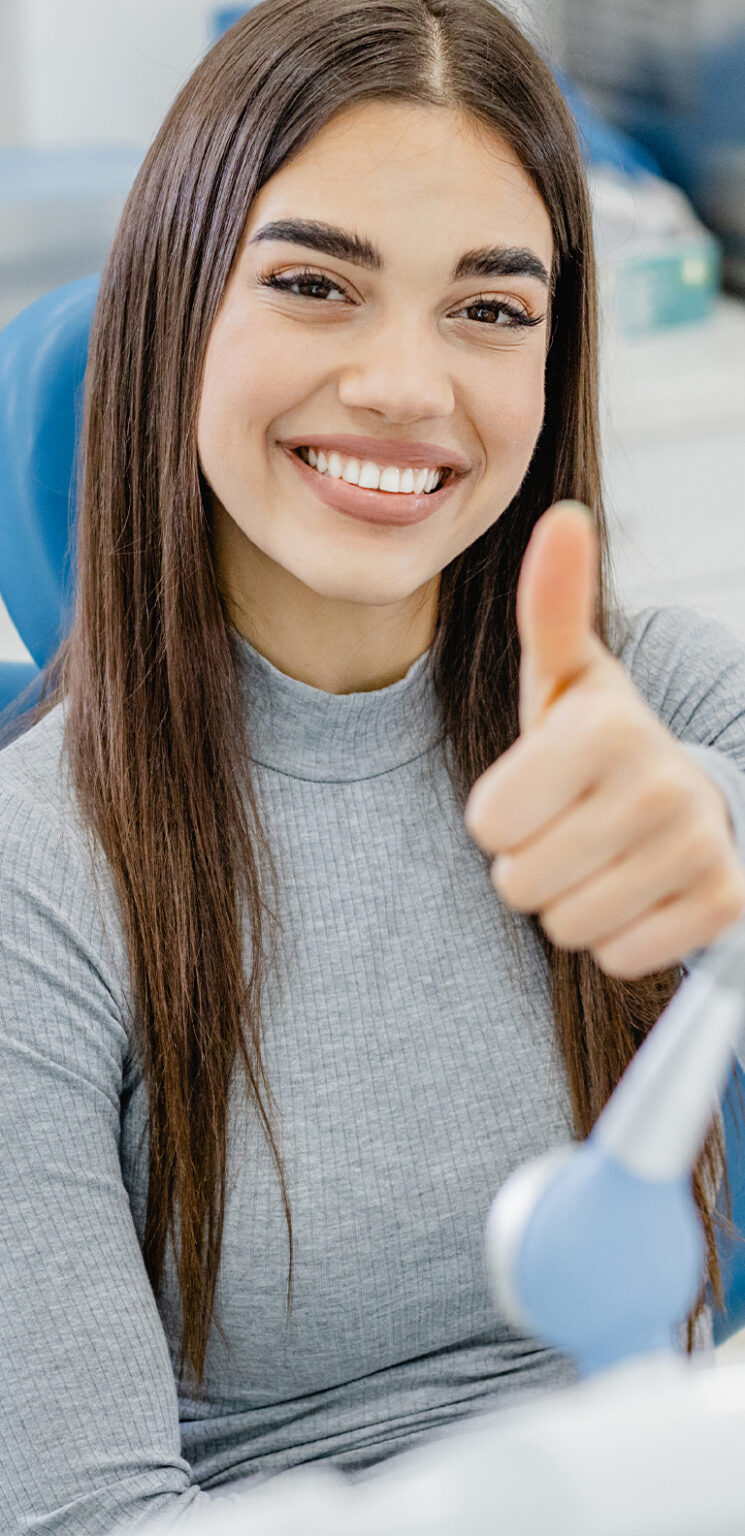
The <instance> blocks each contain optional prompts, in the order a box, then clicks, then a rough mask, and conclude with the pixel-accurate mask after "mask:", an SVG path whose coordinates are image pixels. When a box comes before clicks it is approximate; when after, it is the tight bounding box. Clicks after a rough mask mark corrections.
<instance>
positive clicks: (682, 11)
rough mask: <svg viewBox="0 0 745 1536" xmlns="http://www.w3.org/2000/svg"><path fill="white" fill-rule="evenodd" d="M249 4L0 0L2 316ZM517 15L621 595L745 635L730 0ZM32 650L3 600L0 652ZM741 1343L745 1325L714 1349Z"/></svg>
mask: <svg viewBox="0 0 745 1536" xmlns="http://www.w3.org/2000/svg"><path fill="white" fill-rule="evenodd" d="M248 9H250V7H249V6H246V5H238V6H229V7H228V6H219V5H215V4H214V3H210V0H0V328H2V327H3V326H5V325H7V324H8V322H9V321H11V320H12V319H13V318H14V317H15V316H16V315H18V314H19V313H20V312H21V311H22V310H23V309H24V308H25V307H26V306H27V305H29V304H31V303H32V302H33V301H34V300H36V299H38V298H40V297H41V296H42V295H44V294H46V293H49V292H50V291H52V290H53V289H55V288H57V287H59V286H60V285H62V284H65V283H69V282H72V281H73V280H74V279H76V278H81V277H85V276H87V275H89V274H94V273H97V272H99V271H100V270H101V268H102V266H103V263H104V261H105V258H106V254H107V251H108V248H109V245H110V242H111V240H112V237H113V234H114V231H115V229H116V225H117V222H118V219H119V216H120V213H121V210H122V208H123V205H124V201H125V199H126V196H127V193H128V190H129V188H130V186H131V184H132V181H133V179H134V176H135V174H136V172H137V169H138V167H139V165H140V163H141V160H142V158H143V155H144V153H145V151H146V149H147V146H148V144H149V143H150V141H151V139H152V138H153V136H154V134H155V132H156V130H157V128H158V126H159V124H160V122H161V121H162V119H163V117H164V115H165V113H166V112H167V110H168V107H169V106H170V104H171V102H172V101H173V98H174V97H175V95H176V94H177V92H178V91H179V89H180V87H181V86H182V84H183V83H184V81H185V80H186V78H187V77H188V75H189V74H190V73H191V71H192V69H193V68H194V66H195V65H196V64H197V62H198V61H199V59H200V58H201V56H202V55H203V53H204V52H205V51H206V49H208V48H209V47H211V46H212V44H213V43H214V41H216V39H217V38H218V37H219V36H220V35H221V33H222V32H223V31H225V30H226V28H227V27H228V26H230V25H232V23H233V22H234V21H235V20H236V19H237V18H238V16H239V15H241V14H242V13H243V12H244V11H245V10H248ZM512 9H513V10H514V12H515V13H516V14H517V16H518V19H519V20H520V21H521V22H522V24H523V26H524V27H525V29H526V30H527V31H528V33H529V35H530V36H531V37H532V40H533V41H534V43H535V44H536V45H537V47H538V48H539V49H540V51H541V52H542V53H543V55H544V57H546V59H547V61H548V62H549V64H550V66H551V68H552V69H553V71H554V73H555V74H556V76H557V79H558V80H559V83H560V84H561V86H562V89H563V90H564V91H565V94H566V96H567V98H568V100H569V103H570V105H571V107H572V110H573V112H574V114H575V118H576V121H577V125H578V129H579V134H580V142H581V145H582V151H583V155H584V158H585V161H586V165H587V171H588V178H589V183H590V190H591V196H592V202H593V211H594V220H595V232H596V237H597V248H598V255H599V269H600V301H601V422H602V434H603V457H604V469H605V483H606V499H607V509H608V514H609V522H610V527H611V533H612V540H613V547H614V550H615V570H616V576H617V581H618V586H619V590H620V594H621V598H622V600H623V601H624V603H625V604H627V605H628V606H629V607H631V608H640V607H643V606H645V605H646V604H649V603H664V604H669V603H683V604H685V605H688V606H690V607H692V608H695V609H697V610H698V611H699V612H701V613H704V614H709V615H711V616H713V617H715V618H718V619H720V620H721V621H722V622H724V623H725V624H727V625H728V626H729V628H730V629H731V630H733V631H734V632H735V633H736V634H737V635H738V637H739V638H740V639H741V640H742V642H743V644H745V0H512ZM0 405H1V402H0ZM4 535H5V537H6V540H7V543H6V556H7V554H8V551H9V549H10V544H11V539H10V536H9V532H8V528H7V523H6V525H5V528H4V526H3V513H2V508H1V507H0V570H1V569H3V567H5V568H6V569H7V567H8V559H7V558H6V559H3V558H2V554H3V551H2V541H3V537H4ZM6 595H7V593H6ZM39 659H40V658H38V657H36V658H34V657H32V655H31V653H30V652H29V651H28V650H27V648H26V645H25V644H24V640H23V638H22V636H21V634H20V633H19V631H18V629H17V628H16V625H15V624H14V622H13V620H12V618H11V616H10V613H9V611H8V607H7V606H6V603H5V602H4V601H3V593H2V591H0V663H2V662H3V661H17V662H26V663H28V662H33V661H36V662H37V664H38V662H39ZM41 659H44V658H41ZM743 1349H745V1334H740V1335H739V1336H736V1337H735V1338H734V1339H732V1340H731V1341H730V1342H729V1343H728V1344H726V1345H724V1346H723V1350H724V1352H727V1353H731V1352H733V1351H738V1350H739V1351H742V1350H743Z"/></svg>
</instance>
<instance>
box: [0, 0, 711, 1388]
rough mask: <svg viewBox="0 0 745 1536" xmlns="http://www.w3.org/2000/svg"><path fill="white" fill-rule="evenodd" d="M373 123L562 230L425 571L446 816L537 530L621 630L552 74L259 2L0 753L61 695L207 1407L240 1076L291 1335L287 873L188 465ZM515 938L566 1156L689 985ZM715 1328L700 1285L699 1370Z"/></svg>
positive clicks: (670, 975) (156, 1272)
mask: <svg viewBox="0 0 745 1536" xmlns="http://www.w3.org/2000/svg"><path fill="white" fill-rule="evenodd" d="M374 99H378V100H390V101H406V102H412V103H419V104H422V105H425V106H428V105H431V106H445V107H450V108H455V109H458V110H461V111H465V112H466V113H469V114H471V115H472V118H473V119H475V120H478V121H479V122H480V123H481V124H483V125H484V126H485V127H486V128H487V129H491V130H493V131H496V133H497V134H499V135H501V136H503V138H505V139H506V140H507V141H508V142H509V144H510V145H511V146H512V148H513V150H514V151H515V153H516V155H517V157H518V159H519V160H520V162H521V163H522V165H523V167H524V168H525V170H526V171H527V173H528V174H529V175H530V177H531V178H532V181H533V184H534V185H535V187H536V189H537V191H538V192H539V194H540V196H541V198H542V199H543V201H544V203H545V206H546V208H547V210H548V213H549V216H550V219H551V223H552V227H553V238H554V246H555V261H554V270H553V274H552V277H553V304H552V313H553V321H552V335H551V342H550V347H549V351H548V355H547V362H546V406H545V419H544V424H543V428H542V432H541V435H540V438H539V441H538V444H537V446H536V450H535V453H534V455H533V459H532V461H531V464H530V467H529V471H528V473H527V475H526V477H525V479H524V482H523V484H522V485H521V487H520V490H519V492H518V493H517V495H516V496H515V498H514V500H513V501H512V502H511V503H510V505H509V506H508V507H507V508H506V509H505V510H504V511H503V512H502V514H501V515H500V516H499V517H498V518H497V520H496V521H495V522H494V524H493V526H492V527H490V528H489V529H488V530H487V532H486V533H485V534H483V535H482V536H481V537H480V538H478V539H477V540H476V541H475V542H474V543H473V544H472V545H471V546H470V547H469V548H468V549H466V550H465V551H464V552H463V553H462V554H460V555H459V556H458V557H457V558H456V559H455V560H453V562H452V563H451V564H450V565H449V566H448V567H447V568H446V569H445V570H444V571H443V572H442V575H441V589H440V596H439V612H438V620H437V627H436V633H435V637H434V640H433V644H432V666H433V672H434V679H435V683H436V693H437V698H438V701H439V708H440V710H441V712H442V721H443V725H444V728H445V732H446V741H447V744H448V756H449V770H450V774H451V779H452V783H453V788H454V792H455V794H456V796H457V797H458V799H459V802H460V803H461V804H462V805H464V804H465V800H466V797H467V795H468V793H469V790H470V788H471V786H472V784H473V783H474V781H475V779H476V778H478V776H479V775H480V774H481V773H483V772H484V770H485V769H486V768H487V767H488V766H489V764H490V763H492V762H493V761H494V759H495V758H497V757H498V756H499V755H500V753H502V752H504V751H505V750H506V748H507V747H509V746H510V745H511V744H512V743H513V742H514V741H515V739H516V737H517V735H518V733H519V725H518V669H519V639H518V632H517V624H516V616H515V594H516V587H517V580H518V575H519V571H520V566H521V563H522V559H523V555H524V553H525V549H526V546H527V543H528V540H529V538H530V534H531V531H532V529H533V526H534V524H535V523H536V521H537V520H538V518H540V517H541V515H542V514H543V512H545V511H546V509H547V508H548V507H549V506H550V505H551V504H552V503H553V502H555V501H557V500H559V499H560V498H563V497H576V498H578V499H579V500H581V501H583V502H584V503H585V504H586V505H587V506H588V507H589V508H590V509H591V510H592V512H593V514H594V519H595V527H596V529H597V533H598V538H599V542H600V550H601V572H600V582H599V590H598V599H597V614H596V629H597V633H598V635H599V636H600V637H601V639H602V640H604V641H605V643H606V644H609V645H611V631H610V629H609V627H608V626H609V614H610V610H611V607H615V606H617V605H616V604H614V603H612V601H611V595H610V594H611V571H610V561H609V550H608V538H607V529H606V524H605V519H604V513H603V506H602V493H601V475H600V467H599V453H598V421H597V335H596V297H595V266H594V255H593V241H592V227H591V216H590V209H589V204H588V193H587V187H586V181H585V175H584V169H583V165H582V160H581V155H580V152H579V148H578V143H577V138H576V134H575V129H574V124H573V120H572V117H571V115H570V113H569V111H568V109H567V106H566V104H565V101H564V98H563V96H562V94H561V92H560V91H559V89H558V88H557V85H556V83H555V81H554V79H553V76H552V74H551V72H550V70H549V68H548V67H547V65H546V64H545V63H544V62H543V60H542V59H541V58H540V56H539V54H538V53H537V52H536V51H535V49H534V48H533V47H532V46H531V44H530V43H529V42H528V41H527V39H526V38H525V37H524V36H523V34H522V33H521V31H520V30H519V28H518V27H517V26H516V25H515V23H514V22H513V21H512V20H511V19H510V18H509V17H508V16H507V15H505V14H504V13H503V12H502V11H501V10H500V9H499V7H498V6H497V5H495V4H492V3H491V0H261V4H259V5H258V6H257V7H256V8H254V9H253V10H251V11H249V12H248V13H247V14H246V15H245V16H244V17H243V18H242V19H241V20H240V21H238V22H237V23H236V24H235V25H234V26H233V27H232V29H231V30H230V31H229V32H227V33H226V35H225V36H224V37H223V38H222V39H221V40H220V41H219V42H218V43H217V44H216V45H215V47H214V48H212V49H211V51H210V52H209V53H207V54H206V56H205V58H204V59H203V60H202V61H201V62H200V64H199V66H198V67H197V69H196V70H195V71H194V73H193V74H192V75H191V77H190V79H189V80H188V81H187V83H186V84H185V86H184V87H183V89H182V90H181V92H180V93H179V95H178V96H177V98H176V100H175V101H174V103H173V105H172V107H171V109H170V111H169V112H168V115H167V117H166V119H165V121H164V122H163V124H162V126H161V128H160V130H159V132H158V133H157V135H156V137H155V139H154V141H153V143H152V145H151V146H150V149H149V150H148V152H147V154H146V156H145V159H144V161H143V164H142V166H141V168H140V171H139V173H138V175H137V178H136V180H135V182H134V185H133V187H132V190H131V192H130V195H129V198H128V200H127V203H126V206H125V208H124V212H123V214H122V217H121V220H120V223H119V226H118V229H117V232H116V236H115V238H114V241H113V244H112V247H111V251H110V254H109V257H108V260H107V262H106V265H105V269H104V271H103V274H102V277H101V283H100V289H99V293H98V300H97V304H96V308H95V314H94V318H93V326H92V331H91V336H90V345H89V353H88V365H87V374H86V386H85V407H84V420H83V427H82V434H81V442H80V471H79V485H80V493H79V501H78V508H77V520H76V529H77V554H76V558H75V566H74V568H75V570H76V579H77V591H76V601H75V610H74V618H73V622H72V627H71V629H70V631H69V633H68V634H67V636H66V637H65V639H64V640H63V642H62V644H61V645H60V646H59V648H58V650H57V652H56V653H55V655H54V656H53V658H52V659H51V660H50V661H49V663H48V664H47V666H46V667H45V668H44V669H43V677H42V684H41V688H40V691H39V694H38V699H39V702H38V703H37V704H36V706H35V707H34V708H33V709H32V710H31V711H30V712H29V711H28V710H27V711H26V713H25V714H24V715H22V716H20V717H18V716H16V718H15V719H14V721H13V722H12V723H11V726H10V728H9V733H10V739H14V737H15V736H17V735H19V734H22V732H24V731H25V730H28V729H30V727H31V726H32V725H34V724H35V723H36V722H37V721H38V720H39V719H41V718H42V717H43V716H44V715H45V714H46V713H47V712H48V711H49V710H50V709H52V708H53V707H54V706H55V705H56V704H58V703H59V702H61V700H62V699H63V698H66V699H67V710H66V716H65V721H64V735H63V751H64V753H65V754H66V755H67V758H68V761H69V766H70V768H71V771H72V777H73V781H74V788H75V793H76V796H77V800H78V803H79V805H80V807H81V808H82V812H83V820H84V824H85V826H86V832H87V836H88V841H89V846H91V847H92V838H93V837H94V836H97V837H98V839H99V840H100V843H101V845H102V847H103V850H104V852H105V855H106V858H107V860H108V864H109V866H110V869H111V871H112V875H113V879H114V883H115V889H116V893H117V896H118V899H119V902H120V907H121V919H122V924H123V930H124V935H125V938H126V944H127V952H128V957H129V967H130V984H131V992H132V1000H133V1017H134V1018H135V1019H136V1020H137V1030H138V1035H137V1038H138V1041H139V1046H140V1050H141V1057H142V1070H143V1074H144V1079H145V1084H146V1090H147V1096H148V1110H149V1133H150V1135H149V1186H148V1198H147V1213H146V1225H145V1233H144V1243H143V1252H144V1259H145V1264H146V1267H147V1273H148V1276H149V1278H150V1282H151V1285H152V1287H153V1290H154V1292H155V1295H156V1296H158V1295H159V1294H160V1288H161V1278H162V1271H163V1263H164V1253H165V1246H166V1242H167V1239H168V1234H169V1230H170V1231H172V1232H173V1233H175V1228H176V1224H177V1223H178V1226H179V1229H180V1245H179V1253H178V1278H179V1285H180V1293H181V1303H182V1309H183V1327H182V1344H181V1361H180V1366H179V1370H180V1371H182V1370H183V1367H184V1362H185V1361H187V1362H188V1363H189V1364H190V1366H191V1368H192V1370H193V1373H194V1378H195V1383H196V1390H197V1391H198V1390H199V1389H200V1388H201V1385H202V1379H203V1372H204V1359H205V1349H206V1344H207V1337H208V1332H209V1329H210V1326H211V1324H212V1321H213V1314H214V1311H215V1285H216V1279H217V1273H218V1265H219V1261H220V1251H221V1244H222V1231H223V1218H224V1204H225V1169H226V1128H227V1108H228V1095H229V1089H230V1084H231V1078H232V1074H233V1070H234V1065H235V1062H236V1060H237V1058H238V1056H240V1058H241V1060H242V1063H243V1067H244V1071H245V1076H246V1083H247V1088H248V1092H249V1095H250V1097H251V1099H252V1101H253V1103H254V1105H255V1108H256V1111H257V1113H258V1115H259V1116H260V1119H261V1122H262V1125H263V1127H264V1131H265V1134H266V1136H267V1138H268V1140H269V1143H270V1146H271V1148H272V1153H273V1156H274V1158H275V1161H276V1165H277V1169H278V1172H279V1177H280V1183H281V1189H282V1198H283V1202H284V1209H285V1217H286V1222H287V1229H288V1237H289V1255H290V1259H289V1271H288V1287H287V1303H288V1315H289V1308H290V1305H291V1294H292V1254H293V1244H292V1219H291V1213H290V1207H289V1201H288V1197H287V1189H286V1184H285V1178H284V1172H283V1167H282V1159H281V1156H280V1153H279V1149H278V1146H277V1142H276V1139H275V1135H274V1131H273V1129H272V1115H273V1110H274V1109H276V1105H275V1103H274V1100H273V1096H272V1093H271V1087H270V1085H269V1083H268V1082H267V1079H266V1076H265V1074H264V1068H263V1063H262V1058H261V997H262V979H263V976H264V974H265V972H264V966H265V963H266V957H265V955H264V936H265V923H264V915H267V916H270V917H272V918H273V919H274V920H275V921H276V920H277V919H276V914H275V913H274V912H273V911H272V908H271V906H270V905H268V904H267V902H266V900H265V895H264V889H263V884H262V878H261V876H262V869H263V867H264V865H263V862H262V857H261V856H262V855H265V856H266V866H267V867H268V868H269V869H270V870H271V872H272V875H273V879H274V881H275V884H276V870H275V867H274V864H273V860H272V857H271V850H270V847H269V843H268V840H267V837H266V834H265V832H264V830H263V828H262V826H261V824H260V821H259V817H258V813H257V805H256V800H255V798H254V792H253V788H252V784H251V778H250V771H249V743H248V737H249V734H250V723H249V724H247V722H246V719H245V702H244V697H243V693H242V691H241V687H240V682H239V675H238V666H237V656H236V653H235V637H234V636H233V635H232V634H231V632H230V627H229V622H228V617H227V611H226V608H225V606H224V603H223V599H222V596H221V593H220V591H219V590H218V584H217V580H216V574H215V568H214V564H213V557H212V553H211V544H210V523H209V506H210V501H209V487H207V486H206V484H205V482H204V480H203V478H202V476H201V472H200V469H199V465H198V461H197V446H196V418H197V409H198V402H199V397H200V386H201V378H202V369H203V363H204V357H205V350H206V346H207V341H208V337H209V334H210V329H211V326H212V323H213V321H214V319H215V316H216V313H217V310H218V307H219V305H220V302H221V299H222V296H223V293H224V290H225V287H226V284H227V281H228V278H229V276H230V274H231V271H232V267H233V263H234V259H235V256H236V252H237V249H238V246H239V242H240V238H241V234H242V231H243V229H244V226H245V223H246V219H247V217H248V214H249V211H250V209H251V205H252V202H253V199H254V198H255V196H256V195H257V193H258V191H259V189H260V188H261V187H262V186H263V185H264V183H265V182H266V181H267V180H268V179H269V178H270V177H271V176H273V175H274V173H275V172H276V171H278V170H279V168H280V167H281V166H282V165H283V164H284V162H285V161H287V160H288V159H289V158H290V157H291V156H292V155H293V154H294V153H296V152H297V151H299V150H300V149H302V147H303V146H304V145H306V144H307V143H308V142H309V141H310V140H311V139H312V138H313V137H314V135H315V134H317V133H318V132H319V130H320V129H322V128H323V127H324V125H325V124H326V123H327V122H328V121H329V119H330V118H331V117H332V115H333V114H334V113H335V112H337V111H338V110H340V109H342V108H345V107H348V106H351V105H353V104H356V103H361V102H364V101H370V100H374ZM195 657H198V662H197V663H196V664H195ZM19 722H20V723H19ZM7 734H8V728H6V735H7ZM4 744H7V740H6V742H5V743H4ZM485 859H486V856H485ZM496 899H497V898H496V896H495V900H496ZM244 902H245V903H246V910H245V912H244V907H243V903H244ZM246 914H247V920H248V921H249V922H250V935H251V941H252V955H253V964H252V968H251V974H250V976H249V977H248V978H247V977H246V975H245V971H244V967H243V964H242V933H243V929H244V921H245V920H246ZM513 919H514V927H515V933H516V935H517V932H518V930H519V929H520V927H521V926H523V927H524V925H525V924H526V923H527V924H530V925H531V926H532V927H533V928H534V929H535V932H536V934H537V936H538V938H539V940H540V943H541V944H542V946H543V950H544V952H545V956H546V962H547V966H548V972H549V975H550V985H551V995H552V1006H553V1010H554V1018H555V1036H556V1041H557V1044H558V1047H559V1050H560V1052H561V1056H562V1059H563V1062H564V1064H565V1068H566V1074H567V1079H568V1085H569V1091H570V1098H571V1107H572V1113H573V1119H574V1129H575V1134H576V1136H577V1137H578V1138H584V1137H585V1136H587V1134H588V1133H589V1131H590V1130H591V1128H592V1125H593V1123H594V1121H595V1119H596V1118H597V1116H598V1114H599V1112H600V1110H601V1109H602V1108H603V1105H604V1104H605V1103H606V1100H607V1099H608V1097H609V1095H610V1093H611V1092H612V1090H613V1088H614V1087H615V1085H616V1083H617V1082H618V1080H619V1078H620V1077H621V1075H622V1073H623V1072H624V1070H625V1068H626V1067H627V1065H628V1063H629V1061H630V1060H631V1058H632V1056H633V1054H634V1052H635V1051H636V1049H637V1047H638V1046H639V1044H640V1042H641V1041H642V1040H643V1038H644V1036H645V1035H646V1034H647V1032H648V1030H649V1029H650V1028H651V1026H652V1025H653V1024H654V1023H655V1021H656V1019H657V1018H658V1017H659V1014H660V1012H661V1011H662V1009H663V1007H664V1006H665V1005H666V1003H667V1002H668V1001H669V999H670V998H671V997H672V995H673V993H674V992H675V990H676V988H677V987H678V985H679V983H680V982H681V980H682V976H683V972H682V969H681V968H680V967H676V968H673V969H671V970H666V971H664V972H661V973H659V974H655V975H651V976H645V977H643V978H642V979H640V980H635V981H625V980H619V979H616V978H613V977H609V976H607V975H605V974H604V973H603V972H602V971H601V970H600V969H599V967H598V966H597V965H596V964H595V963H594V961H593V960H592V958H591V957H590V955H589V953H586V952H581V953H576V952H567V951H565V950H562V949H558V948H555V947H554V946H553V945H552V944H551V942H550V941H549V939H548V938H547V936H546V934H545V933H544V931H543V929H542V928H541V926H540V922H539V920H538V918H537V917H529V918H526V917H519V916H518V915H517V914H513ZM517 952H519V945H518V946H517ZM270 1111H271V1113H270ZM723 1173H724V1179H725V1186H726V1168H725V1167H724V1147H723V1137H722V1132H721V1124H720V1122H719V1121H718V1119H714V1120H713V1121H712V1123H711V1126H710V1129H709V1132H708V1135H707V1139H706V1142H705V1144H704V1147H703V1150H702V1152H701V1155H700V1157H699V1160H698V1163H697V1165H696V1170H695V1174H694V1186H693V1187H694V1193H695V1198H696V1203H697V1205H698V1209H699V1211H700V1214H701V1217H702V1221H703V1226H704V1230H705V1235H706V1243H707V1263H708V1278H709V1280H710V1282H711V1285H712V1288H713V1293H714V1297H715V1299H716V1302H717V1305H719V1306H721V1305H722V1304H723V1298H722V1289H721V1278H720V1271H719V1264H718V1259H717V1249H716V1245H715V1240H714V1225H715V1224H717V1225H720V1224H721V1225H723V1226H724V1229H725V1230H730V1231H731V1227H730V1224H729V1223H728V1222H726V1219H723V1218H721V1217H720V1216H719V1213H718V1212H716V1211H714V1201H715V1196H716V1191H717V1188H718V1185H719V1182H720V1180H721V1177H722V1174H723ZM726 1188H727V1197H728V1199H729V1189H728V1186H726ZM728 1210H731V1206H729V1205H728ZM174 1242H175V1239H174ZM704 1303H705V1289H704V1288H702V1291H701V1294H700V1296H699V1298H698V1301H697V1303H696V1306H695V1308H694V1309H693V1310H692V1312H691V1315H690V1317H689V1319H688V1330H687V1347H688V1350H689V1351H690V1350H691V1349H692V1348H693V1340H694V1334H693V1323H694V1321H695V1319H696V1318H697V1317H698V1315H699V1313H700V1312H701V1310H702V1308H703V1306H704ZM214 1322H215V1326H216V1327H217V1328H218V1329H219V1331H220V1332H221V1333H222V1330H221V1329H220V1325H219V1322H218V1321H217V1319H216V1318H215V1319H214Z"/></svg>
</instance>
